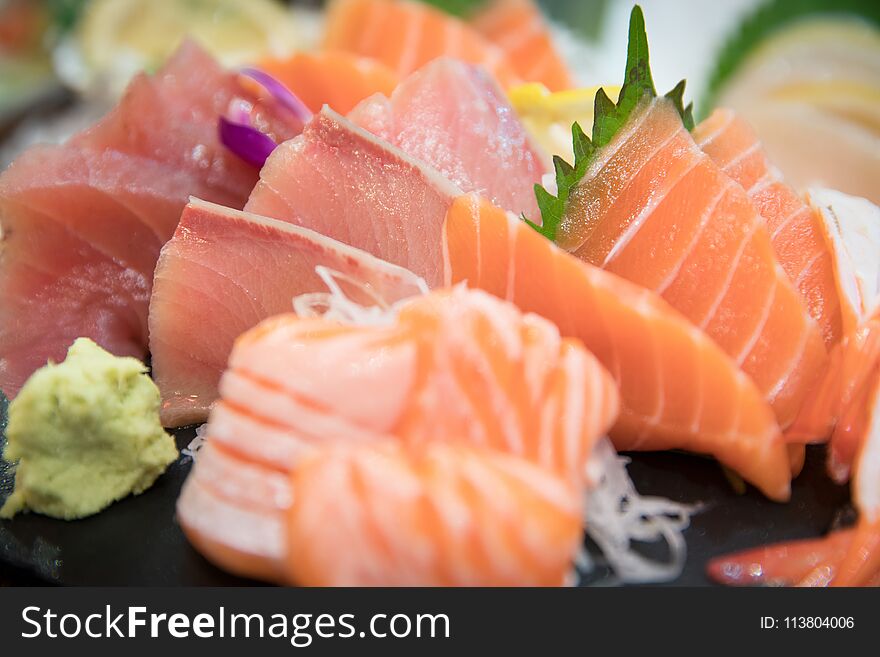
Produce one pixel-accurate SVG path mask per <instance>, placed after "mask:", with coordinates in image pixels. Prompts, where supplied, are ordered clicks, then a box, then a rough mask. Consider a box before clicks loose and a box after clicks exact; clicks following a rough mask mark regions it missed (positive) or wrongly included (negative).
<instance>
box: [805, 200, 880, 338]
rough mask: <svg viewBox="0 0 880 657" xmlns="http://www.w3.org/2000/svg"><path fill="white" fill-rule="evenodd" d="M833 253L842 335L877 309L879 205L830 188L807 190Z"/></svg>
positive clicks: (879, 298)
mask: <svg viewBox="0 0 880 657" xmlns="http://www.w3.org/2000/svg"><path fill="white" fill-rule="evenodd" d="M807 202H808V203H809V204H810V207H811V208H812V209H813V211H814V212H815V213H816V217H817V219H818V221H819V222H820V224H821V227H822V231H823V235H824V236H825V239H826V241H827V243H828V244H829V248H830V250H831V253H832V256H833V264H834V277H835V281H836V283H837V291H838V298H839V299H840V304H841V314H842V321H843V331H844V335H848V334H851V333H853V332H854V331H856V330H858V328H859V326H861V325H862V324H863V323H864V322H865V321H866V320H867V319H868V318H870V317H872V316H873V315H874V314H875V313H876V312H877V310H878V309H880V258H878V257H877V254H878V253H880V207H877V206H876V205H874V204H873V203H871V202H870V201H868V200H867V199H863V198H859V197H857V196H849V195H848V194H844V193H842V192H838V191H835V190H832V189H821V188H811V189H808V190H807Z"/></svg>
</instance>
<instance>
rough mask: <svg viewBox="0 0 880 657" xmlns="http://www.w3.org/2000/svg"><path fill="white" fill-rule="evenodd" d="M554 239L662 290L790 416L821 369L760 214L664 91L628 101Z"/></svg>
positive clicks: (821, 353)
mask: <svg viewBox="0 0 880 657" xmlns="http://www.w3.org/2000/svg"><path fill="white" fill-rule="evenodd" d="M557 242H558V243H559V244H560V246H562V247H563V248H564V249H566V250H567V251H570V252H572V253H574V254H575V255H576V256H577V257H579V258H581V259H582V260H585V261H586V262H589V263H591V264H593V265H596V266H599V267H602V268H603V269H607V270H608V271H611V272H614V273H616V274H618V275H620V276H622V277H624V278H626V279H628V280H630V281H633V282H635V283H638V284H639V285H642V286H644V287H646V288H648V289H650V290H653V291H655V292H657V293H658V294H660V295H661V296H663V298H664V299H666V300H667V301H668V302H669V303H670V304H671V305H672V306H673V307H674V308H675V309H677V310H678V311H680V312H681V313H682V314H683V315H684V316H685V317H687V318H688V319H689V320H690V321H691V322H693V323H694V325H695V326H697V327H698V328H700V329H701V330H703V331H705V332H706V334H707V335H709V337H711V338H712V339H713V340H715V342H716V343H718V345H719V346H720V347H721V348H722V349H724V351H725V352H727V354H728V355H730V356H731V357H732V358H733V359H734V361H735V362H736V363H737V365H739V366H740V367H741V368H742V369H743V371H745V372H746V373H747V374H748V375H749V376H750V377H751V378H752V379H753V380H754V381H755V383H756V384H757V386H758V388H759V390H761V392H762V393H763V394H764V395H765V397H766V398H767V399H768V401H770V403H771V405H772V406H773V409H774V411H775V412H776V416H777V419H778V420H779V424H780V426H782V427H783V428H786V427H787V426H789V425H790V424H791V422H792V421H793V420H794V417H795V414H796V413H797V412H798V410H799V409H800V408H801V405H802V403H803V401H804V398H805V396H806V395H807V393H808V392H809V390H810V388H811V387H812V385H813V384H814V382H815V381H816V380H817V378H818V377H819V375H820V374H821V373H822V371H823V369H824V367H825V365H826V362H827V354H826V350H825V344H824V342H823V340H822V334H821V332H820V331H819V328H818V326H817V325H816V323H815V321H814V320H813V319H812V318H811V317H810V316H809V314H808V313H807V310H806V308H805V307H804V305H803V303H802V302H801V299H800V295H799V294H798V292H797V290H795V288H794V287H793V286H792V284H791V282H790V281H789V280H788V277H787V276H786V274H785V272H784V271H783V269H782V268H781V267H780V265H779V263H778V262H777V260H776V257H775V255H774V252H773V248H772V245H771V242H770V235H769V233H768V231H767V228H766V226H765V225H764V221H763V219H762V218H761V216H760V215H759V214H758V213H757V211H756V210H755V208H754V207H753V206H752V204H751V203H750V201H749V199H748V197H747V196H746V194H745V192H744V191H743V189H742V187H740V186H739V185H738V184H737V183H736V182H734V181H733V180H731V179H730V178H729V177H728V176H726V175H725V174H724V173H723V172H722V171H721V170H720V169H719V168H718V166H717V165H715V163H714V162H712V160H711V159H710V158H709V157H708V156H707V155H705V154H704V153H703V152H702V151H701V150H700V149H699V147H698V146H697V145H696V143H695V142H694V140H693V139H692V137H691V135H690V133H689V132H688V131H687V130H686V129H685V127H684V124H683V123H682V121H681V118H680V116H679V114H678V112H677V111H676V109H675V107H674V106H673V104H672V102H671V101H669V100H668V99H666V98H658V99H654V100H653V101H650V102H647V103H645V104H644V105H643V106H642V107H641V108H636V110H635V111H634V114H633V116H632V117H631V118H630V119H629V121H628V122H627V124H626V125H625V126H624V127H623V128H622V129H621V131H620V132H619V133H618V134H617V135H616V136H615V137H614V139H612V141H611V143H609V144H608V145H607V146H606V147H604V148H602V149H600V150H599V151H597V152H596V154H595V157H594V160H593V161H592V163H591V165H590V167H589V168H588V170H587V172H586V174H585V175H584V176H583V178H582V179H581V180H580V181H579V182H578V183H577V184H576V185H575V186H574V187H573V188H572V190H571V193H570V195H569V198H568V202H567V204H566V208H565V217H564V218H563V222H562V224H561V226H560V233H559V236H558V238H557Z"/></svg>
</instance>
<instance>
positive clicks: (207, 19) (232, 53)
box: [56, 0, 309, 95]
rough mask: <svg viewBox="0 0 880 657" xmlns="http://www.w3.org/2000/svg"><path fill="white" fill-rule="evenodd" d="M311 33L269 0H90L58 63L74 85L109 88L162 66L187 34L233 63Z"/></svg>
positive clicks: (276, 52) (277, 52)
mask: <svg viewBox="0 0 880 657" xmlns="http://www.w3.org/2000/svg"><path fill="white" fill-rule="evenodd" d="M308 33H309V30H306V29H304V27H303V26H300V25H298V21H297V20H296V16H295V14H293V13H292V12H291V11H290V10H288V9H287V8H286V7H284V6H283V5H282V4H281V3H279V2H275V1H274V0H187V1H185V2H181V1H180V0H92V2H90V3H89V4H88V5H87V7H86V9H85V12H84V14H83V16H82V18H81V19H80V22H79V23H78V24H77V27H76V30H75V31H74V33H73V36H72V38H71V40H70V41H69V42H68V43H66V44H65V45H64V46H63V47H62V48H61V49H60V51H59V53H57V54H56V66H57V67H58V68H59V69H60V74H61V76H62V78H63V79H64V80H65V81H66V82H68V83H69V84H71V85H72V86H73V87H74V88H76V89H79V90H80V91H90V90H91V91H94V90H95V87H97V86H100V87H101V88H102V89H106V88H107V87H109V90H110V92H111V95H112V94H118V93H119V92H121V91H122V89H124V87H125V85H126V84H127V83H128V81H129V79H130V78H131V76H132V75H134V74H135V73H137V72H138V71H141V70H147V71H152V70H156V69H157V68H159V67H160V66H161V65H162V63H163V62H164V61H165V59H167V57H168V56H169V55H171V54H172V53H173V52H174V50H175V49H176V48H177V47H178V46H179V45H180V43H181V42H182V41H183V40H184V39H186V38H192V39H194V40H195V41H197V42H198V43H199V44H200V45H201V46H202V47H204V48H205V49H206V50H207V51H208V52H209V53H211V54H212V55H214V56H215V57H216V58H217V59H219V60H220V62H221V63H222V64H224V65H226V66H234V65H239V64H242V63H248V62H254V61H257V60H258V59H260V58H262V57H264V56H275V57H283V56H286V55H289V54H290V53H291V52H292V51H293V50H294V49H297V48H301V47H304V45H306V44H307V42H308Z"/></svg>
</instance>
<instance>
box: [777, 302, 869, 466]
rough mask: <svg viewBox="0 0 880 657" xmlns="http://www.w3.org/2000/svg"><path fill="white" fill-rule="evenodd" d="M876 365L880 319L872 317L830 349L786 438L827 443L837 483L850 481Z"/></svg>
mask: <svg viewBox="0 0 880 657" xmlns="http://www.w3.org/2000/svg"><path fill="white" fill-rule="evenodd" d="M878 363H880V317H875V318H873V319H871V320H869V321H867V322H865V323H864V324H863V325H862V326H860V327H858V328H857V329H856V330H855V331H854V332H853V333H850V334H848V335H845V336H844V337H843V339H842V340H841V341H840V342H839V343H837V344H836V345H835V346H834V348H833V349H832V351H831V356H830V359H829V365H828V368H827V370H826V371H825V373H824V375H823V376H822V378H821V380H820V381H819V383H818V384H817V385H816V386H815V387H814V388H813V390H812V391H811V392H810V395H809V396H808V397H807V400H806V401H805V402H804V407H803V409H802V410H801V412H800V414H799V415H798V417H797V420H796V421H795V423H794V424H793V425H792V427H791V428H790V429H789V430H788V431H787V432H786V433H787V435H788V436H789V439H790V440H791V441H798V442H811V441H812V442H824V441H825V440H827V439H828V438H829V437H831V438H832V440H831V445H830V446H829V450H828V462H829V474H830V475H831V477H832V479H834V480H835V481H837V482H838V483H844V482H846V481H847V480H848V479H849V475H850V468H851V466H852V463H853V460H854V458H855V454H856V449H857V447H858V441H859V439H860V435H861V429H862V427H861V425H862V422H863V418H862V417H861V416H862V412H863V410H864V408H865V406H866V404H867V399H866V396H867V395H868V394H869V391H870V383H871V380H872V376H873V372H874V371H875V369H876V367H877V364H878Z"/></svg>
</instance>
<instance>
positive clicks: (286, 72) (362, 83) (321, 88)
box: [259, 50, 400, 114]
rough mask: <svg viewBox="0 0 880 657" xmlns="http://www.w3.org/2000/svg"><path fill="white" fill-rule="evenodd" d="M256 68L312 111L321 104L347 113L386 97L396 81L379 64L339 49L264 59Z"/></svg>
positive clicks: (318, 109) (397, 79)
mask: <svg viewBox="0 0 880 657" xmlns="http://www.w3.org/2000/svg"><path fill="white" fill-rule="evenodd" d="M259 68H260V69H261V70H263V71H265V72H266V73H269V74H270V75H271V76H272V77H274V78H275V79H276V80H279V81H281V82H282V83H283V84H284V85H285V86H286V87H287V88H288V89H290V90H291V91H292V92H293V93H294V94H296V96H297V98H299V99H300V100H301V101H302V102H303V103H305V105H306V107H308V108H309V109H310V110H311V111H312V112H320V111H321V108H322V107H323V106H324V105H329V106H330V107H331V109H334V110H335V111H337V112H339V113H340V114H348V113H349V112H350V111H351V110H353V109H354V108H355V106H356V105H357V104H358V103H359V102H361V101H362V100H363V99H364V98H367V97H369V96H372V95H373V94H384V95H386V96H390V95H391V92H392V91H394V88H395V87H396V86H397V84H398V82H399V81H400V80H399V78H398V76H397V74H395V73H394V71H392V70H391V69H390V68H388V67H387V66H385V65H384V64H382V63H381V62H379V61H377V60H375V59H372V58H370V57H361V56H358V55H355V54H352V53H350V52H344V51H341V50H319V51H315V52H297V53H294V54H293V55H291V56H290V57H287V58H284V59H264V60H262V61H261V62H260V63H259Z"/></svg>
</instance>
